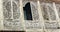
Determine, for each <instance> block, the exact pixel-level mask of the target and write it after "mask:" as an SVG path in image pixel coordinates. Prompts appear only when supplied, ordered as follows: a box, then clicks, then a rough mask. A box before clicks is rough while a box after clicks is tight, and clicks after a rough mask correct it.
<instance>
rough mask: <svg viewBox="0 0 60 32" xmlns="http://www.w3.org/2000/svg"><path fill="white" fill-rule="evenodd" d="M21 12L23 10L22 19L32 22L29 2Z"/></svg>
mask: <svg viewBox="0 0 60 32" xmlns="http://www.w3.org/2000/svg"><path fill="white" fill-rule="evenodd" d="M23 10H24V18H25V20H33V19H32V13H31V6H30V2H28V3H27V4H26V5H25V7H23Z"/></svg>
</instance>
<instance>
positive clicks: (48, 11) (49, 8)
mask: <svg viewBox="0 0 60 32" xmlns="http://www.w3.org/2000/svg"><path fill="white" fill-rule="evenodd" d="M41 6H42V7H43V17H44V19H46V20H49V19H51V20H56V16H55V12H54V9H53V5H52V4H51V3H44V4H43V3H41Z"/></svg>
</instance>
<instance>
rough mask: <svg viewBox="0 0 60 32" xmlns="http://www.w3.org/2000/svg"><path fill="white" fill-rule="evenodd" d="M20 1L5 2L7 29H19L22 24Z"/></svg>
mask: <svg viewBox="0 0 60 32" xmlns="http://www.w3.org/2000/svg"><path fill="white" fill-rule="evenodd" d="M19 7H20V3H19V0H3V10H4V11H3V15H4V22H3V23H4V27H5V28H6V29H7V28H9V29H15V28H16V29H19V28H21V23H20V8H19Z"/></svg>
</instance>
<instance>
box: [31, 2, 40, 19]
mask: <svg viewBox="0 0 60 32" xmlns="http://www.w3.org/2000/svg"><path fill="white" fill-rule="evenodd" d="M37 7H38V6H37V3H36V2H31V11H32V15H33V19H34V20H39V14H38V8H37Z"/></svg>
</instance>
